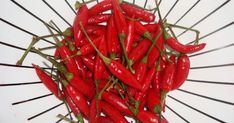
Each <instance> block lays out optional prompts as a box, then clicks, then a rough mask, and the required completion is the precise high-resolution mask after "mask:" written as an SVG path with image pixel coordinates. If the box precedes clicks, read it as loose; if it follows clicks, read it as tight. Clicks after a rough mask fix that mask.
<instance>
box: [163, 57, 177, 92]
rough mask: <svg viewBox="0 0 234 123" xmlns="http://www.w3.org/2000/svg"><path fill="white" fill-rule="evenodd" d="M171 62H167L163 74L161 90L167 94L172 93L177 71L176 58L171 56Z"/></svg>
mask: <svg viewBox="0 0 234 123" xmlns="http://www.w3.org/2000/svg"><path fill="white" fill-rule="evenodd" d="M170 60H171V61H172V62H169V61H167V63H166V68H165V70H164V72H163V77H162V87H161V89H162V90H163V91H165V92H169V91H171V87H172V84H173V81H174V77H175V69H176V63H175V56H171V57H170Z"/></svg>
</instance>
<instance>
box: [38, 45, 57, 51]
mask: <svg viewBox="0 0 234 123" xmlns="http://www.w3.org/2000/svg"><path fill="white" fill-rule="evenodd" d="M54 48H57V47H56V46H49V47H43V48H38V50H40V51H43V50H49V49H54Z"/></svg>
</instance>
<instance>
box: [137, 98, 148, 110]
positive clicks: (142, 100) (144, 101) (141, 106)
mask: <svg viewBox="0 0 234 123" xmlns="http://www.w3.org/2000/svg"><path fill="white" fill-rule="evenodd" d="M145 105H146V98H142V99H141V104H140V106H139V109H138V110H144V108H145Z"/></svg>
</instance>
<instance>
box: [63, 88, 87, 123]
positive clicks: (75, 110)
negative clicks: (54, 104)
mask: <svg viewBox="0 0 234 123" xmlns="http://www.w3.org/2000/svg"><path fill="white" fill-rule="evenodd" d="M64 94H65V100H66V102H67V104H68V106H69V107H70V109H71V111H72V112H73V114H74V115H75V117H76V118H77V119H78V120H79V121H80V122H81V123H84V120H83V116H82V114H81V112H80V109H79V108H78V107H77V106H76V104H75V103H74V101H73V100H72V98H71V97H70V96H69V94H68V93H67V92H66V90H65V88H64Z"/></svg>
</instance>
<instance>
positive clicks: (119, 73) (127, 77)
mask: <svg viewBox="0 0 234 123" xmlns="http://www.w3.org/2000/svg"><path fill="white" fill-rule="evenodd" d="M80 26H81V28H82V30H83V32H84V34H85V35H86V37H87V38H88V39H89V37H88V34H87V33H86V32H85V29H84V27H83V26H82V23H80ZM89 43H90V44H91V45H92V46H93V48H94V49H95V50H96V52H97V54H98V55H99V56H100V58H101V59H102V60H103V62H104V63H105V65H106V66H107V68H108V69H109V71H110V72H111V73H112V74H113V75H114V76H116V77H117V78H118V79H119V80H121V81H122V82H123V83H125V84H127V85H129V86H131V87H133V88H135V89H138V90H140V89H141V86H140V84H139V83H138V81H137V80H136V78H135V77H134V76H133V74H132V73H131V72H130V71H129V70H127V69H126V68H125V67H124V66H123V65H122V64H121V63H119V62H118V61H115V60H112V59H109V58H107V57H105V56H104V55H103V54H102V53H101V52H100V51H99V50H98V49H97V47H96V46H95V44H94V43H93V42H92V41H91V40H90V39H89Z"/></svg>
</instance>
